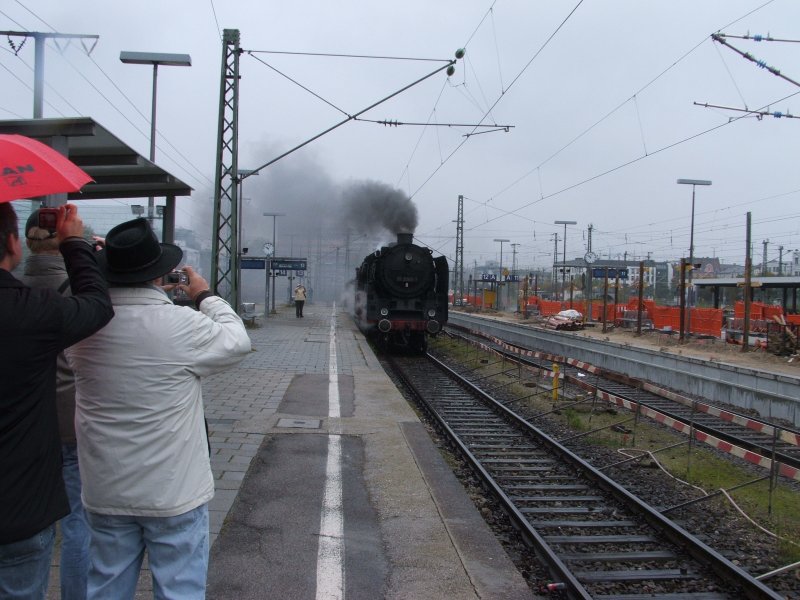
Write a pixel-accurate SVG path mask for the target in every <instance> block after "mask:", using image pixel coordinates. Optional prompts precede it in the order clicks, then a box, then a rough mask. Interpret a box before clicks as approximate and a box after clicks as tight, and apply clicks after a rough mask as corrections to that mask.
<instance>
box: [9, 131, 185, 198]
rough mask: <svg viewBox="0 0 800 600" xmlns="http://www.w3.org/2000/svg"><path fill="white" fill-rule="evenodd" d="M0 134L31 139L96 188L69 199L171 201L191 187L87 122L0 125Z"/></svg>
mask: <svg viewBox="0 0 800 600" xmlns="http://www.w3.org/2000/svg"><path fill="white" fill-rule="evenodd" d="M0 133H4V134H8V133H16V134H19V135H24V136H27V137H31V138H35V139H37V140H39V141H41V142H43V143H45V144H47V145H49V146H52V147H54V148H55V149H56V150H58V151H59V152H61V153H62V154H65V155H66V156H67V158H69V159H70V160H71V161H72V162H74V163H75V164H76V165H78V166H79V167H80V168H81V169H83V170H84V171H86V173H88V174H89V175H90V176H91V177H92V179H94V183H89V184H87V185H85V186H84V188H83V190H82V191H81V192H74V193H70V194H69V195H68V199H69V200H98V199H106V198H109V199H110V198H148V197H151V196H152V197H154V198H174V197H176V196H189V195H191V193H192V188H191V187H190V186H189V185H188V184H186V183H184V182H183V181H181V180H180V179H179V178H178V177H175V176H174V175H172V174H170V173H169V172H167V171H165V170H164V169H162V168H161V167H159V166H158V165H156V164H154V163H152V162H150V161H149V160H148V159H146V158H145V157H143V156H141V155H140V154H139V153H137V152H136V151H135V150H134V149H133V148H131V147H130V146H128V145H127V144H126V143H125V142H123V141H122V140H120V139H119V138H118V137H117V136H115V135H114V134H113V133H111V132H110V131H109V130H108V129H106V128H105V127H103V126H102V125H100V124H99V123H97V122H96V121H95V120H94V119H92V118H91V117H70V118H60V119H15V120H0Z"/></svg>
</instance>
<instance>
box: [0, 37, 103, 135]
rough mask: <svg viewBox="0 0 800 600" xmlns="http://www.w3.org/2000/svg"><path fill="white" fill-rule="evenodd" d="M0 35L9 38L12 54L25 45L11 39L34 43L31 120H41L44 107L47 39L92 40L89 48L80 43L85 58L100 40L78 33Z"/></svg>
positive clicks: (17, 52)
mask: <svg viewBox="0 0 800 600" xmlns="http://www.w3.org/2000/svg"><path fill="white" fill-rule="evenodd" d="M0 35H4V36H6V37H8V38H9V40H8V43H9V45H10V46H11V48H12V49H13V50H14V54H15V55H16V54H19V51H20V50H22V46H23V45H24V44H25V40H23V42H22V43H21V44H20V45H19V46H15V45H14V43H13V42H12V41H11V38H12V37H22V38H25V39H27V38H33V41H34V50H33V53H34V67H33V118H34V119H41V118H42V117H43V116H44V114H43V110H42V109H43V107H44V50H45V42H47V40H48V39H59V40H63V39H66V40H73V39H79V40H94V43H93V44H92V46H91V47H90V48H87V47H86V45H85V44H83V43H82V45H83V49H84V50H85V51H86V54H87V56H88V55H89V54H91V53H92V50H94V48H95V46H97V40H99V39H100V36H99V35H83V34H79V33H54V32H52V33H48V32H41V31H0Z"/></svg>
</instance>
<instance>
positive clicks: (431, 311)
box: [428, 308, 436, 319]
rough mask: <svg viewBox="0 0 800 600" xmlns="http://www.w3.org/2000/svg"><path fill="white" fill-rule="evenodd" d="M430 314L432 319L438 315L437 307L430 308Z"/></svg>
mask: <svg viewBox="0 0 800 600" xmlns="http://www.w3.org/2000/svg"><path fill="white" fill-rule="evenodd" d="M428 316H429V317H430V318H431V319H432V318H433V317H435V316H436V309H435V308H429V309H428Z"/></svg>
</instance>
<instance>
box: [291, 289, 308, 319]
mask: <svg viewBox="0 0 800 600" xmlns="http://www.w3.org/2000/svg"><path fill="white" fill-rule="evenodd" d="M305 303H306V288H305V286H303V284H302V283H299V284H297V287H296V288H294V316H295V317H297V318H298V319H299V318H301V317H302V316H303V305H304V304H305Z"/></svg>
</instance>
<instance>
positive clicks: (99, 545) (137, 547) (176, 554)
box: [86, 504, 208, 600]
mask: <svg viewBox="0 0 800 600" xmlns="http://www.w3.org/2000/svg"><path fill="white" fill-rule="evenodd" d="M86 514H87V517H88V520H89V528H90V529H91V532H92V543H91V548H90V551H89V559H90V565H89V586H88V598H90V599H94V598H98V599H100V598H102V599H103V600H125V599H129V598H131V599H132V598H133V597H134V594H135V593H136V582H137V580H138V578H139V570H140V569H141V568H142V560H143V558H144V551H145V549H146V550H147V557H148V561H149V563H150V571H151V573H152V575H153V597H154V598H155V599H156V600H162V599H163V600H168V599H169V600H171V599H174V598H180V599H181V600H192V599H194V598H198V599H202V598H205V594H206V575H207V572H208V505H207V504H203V505H202V506H198V507H197V508H195V509H194V510H190V511H189V512H187V513H184V514H182V515H178V516H175V517H132V516H123V515H100V514H97V513H92V512H88V511H87V513H86Z"/></svg>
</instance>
